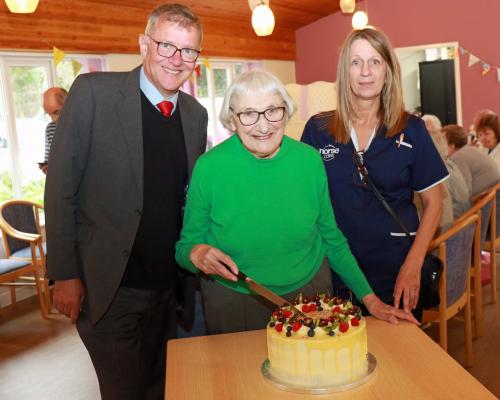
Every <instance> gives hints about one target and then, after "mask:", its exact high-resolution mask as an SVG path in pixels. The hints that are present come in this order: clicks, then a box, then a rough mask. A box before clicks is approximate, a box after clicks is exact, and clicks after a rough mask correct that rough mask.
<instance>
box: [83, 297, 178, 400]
mask: <svg viewBox="0 0 500 400" xmlns="http://www.w3.org/2000/svg"><path fill="white" fill-rule="evenodd" d="M77 329H78V333H79V334H80V337H81V339H82V341H83V343H84V345H85V347H86V348H87V350H88V352H89V354H90V358H91V359H92V363H93V364H94V368H95V370H96V373H97V378H98V380H99V388H100V391H101V396H102V399H103V400H115V399H121V400H146V399H148V400H149V399H151V400H153V399H154V400H159V399H163V398H164V386H165V361H166V342H167V340H168V339H172V338H175V332H176V318H175V297H174V291H173V290H172V289H168V290H139V289H132V288H125V287H122V288H119V289H118V292H117V294H116V296H115V298H114V299H113V302H112V303H111V306H110V308H109V310H108V311H107V312H106V314H105V315H104V316H103V317H102V318H101V319H100V320H99V321H98V322H97V324H95V325H94V326H92V325H91V323H90V321H89V319H88V316H87V314H86V313H85V307H84V309H83V310H82V313H81V314H80V317H79V318H78V321H77Z"/></svg>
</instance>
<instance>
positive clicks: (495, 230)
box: [483, 183, 500, 303]
mask: <svg viewBox="0 0 500 400" xmlns="http://www.w3.org/2000/svg"><path fill="white" fill-rule="evenodd" d="M491 190H492V191H493V192H494V193H495V201H494V202H493V208H492V211H491V218H490V224H489V235H488V236H487V237H486V240H485V241H484V243H483V250H484V251H488V252H489V253H490V268H491V276H490V285H491V302H492V303H496V302H497V258H496V251H497V249H498V247H499V246H500V223H499V222H500V221H499V222H497V220H498V215H497V213H498V212H500V194H499V193H498V191H499V190H500V183H497V184H496V185H495V186H493V188H492V189H491Z"/></svg>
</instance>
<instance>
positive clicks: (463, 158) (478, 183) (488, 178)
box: [442, 125, 500, 197]
mask: <svg viewBox="0 0 500 400" xmlns="http://www.w3.org/2000/svg"><path fill="white" fill-rule="evenodd" d="M442 131H443V134H444V137H445V138H446V141H447V142H448V157H449V159H450V160H452V161H454V162H455V163H456V164H457V166H458V168H459V169H460V171H461V172H462V175H463V176H464V178H465V182H466V183H467V187H469V188H470V189H471V196H472V197H474V196H475V195H477V194H479V193H481V192H483V191H485V190H486V189H488V188H490V187H492V186H493V185H495V184H496V183H497V182H499V181H500V171H499V170H498V168H497V165H496V164H495V161H493V159H491V158H490V157H485V156H484V154H482V153H481V151H479V150H478V149H476V148H474V147H472V146H466V144H467V134H466V133H465V131H464V129H463V128H462V127H461V126H459V125H446V126H444V127H443V129H442Z"/></svg>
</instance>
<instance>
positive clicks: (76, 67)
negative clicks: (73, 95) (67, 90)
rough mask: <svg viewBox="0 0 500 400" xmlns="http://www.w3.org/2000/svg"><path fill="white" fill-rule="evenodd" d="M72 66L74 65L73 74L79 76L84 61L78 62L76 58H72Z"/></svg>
mask: <svg viewBox="0 0 500 400" xmlns="http://www.w3.org/2000/svg"><path fill="white" fill-rule="evenodd" d="M71 66H72V67H73V75H74V76H77V75H78V72H80V70H81V69H82V67H83V65H82V63H80V62H78V61H77V60H75V59H73V60H71Z"/></svg>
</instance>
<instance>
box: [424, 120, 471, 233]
mask: <svg viewBox="0 0 500 400" xmlns="http://www.w3.org/2000/svg"><path fill="white" fill-rule="evenodd" d="M422 119H423V120H424V122H425V127H426V128H427V130H428V131H429V133H430V135H431V138H432V141H433V142H434V145H435V146H436V148H437V150H438V152H439V155H440V156H441V158H442V159H443V160H444V164H445V165H446V168H447V169H448V172H449V174H450V178H449V179H447V180H446V181H445V182H444V187H445V190H444V197H445V199H444V201H443V215H442V216H441V224H440V225H439V227H440V228H441V231H444V230H446V229H447V228H449V227H450V226H451V224H450V225H447V224H448V223H450V219H449V218H450V217H451V223H453V220H455V219H457V218H458V217H460V216H461V215H462V214H463V213H464V212H465V211H467V210H468V209H469V207H470V206H471V203H470V198H471V185H470V184H467V182H466V180H465V178H464V176H463V174H462V172H461V171H460V168H459V167H458V165H457V164H456V163H455V161H453V160H451V159H450V158H449V157H448V156H449V154H448V144H447V142H446V138H445V137H444V136H443V133H442V132H441V121H440V120H439V118H438V117H436V116H435V115H432V114H426V115H424V116H423V117H422ZM446 195H448V197H449V199H450V200H449V202H448V201H447V200H446ZM415 205H416V206H417V209H418V210H419V212H420V208H419V204H418V201H416V202H415ZM446 208H448V210H446ZM451 213H452V215H450V214H451ZM443 218H446V220H443Z"/></svg>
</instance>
